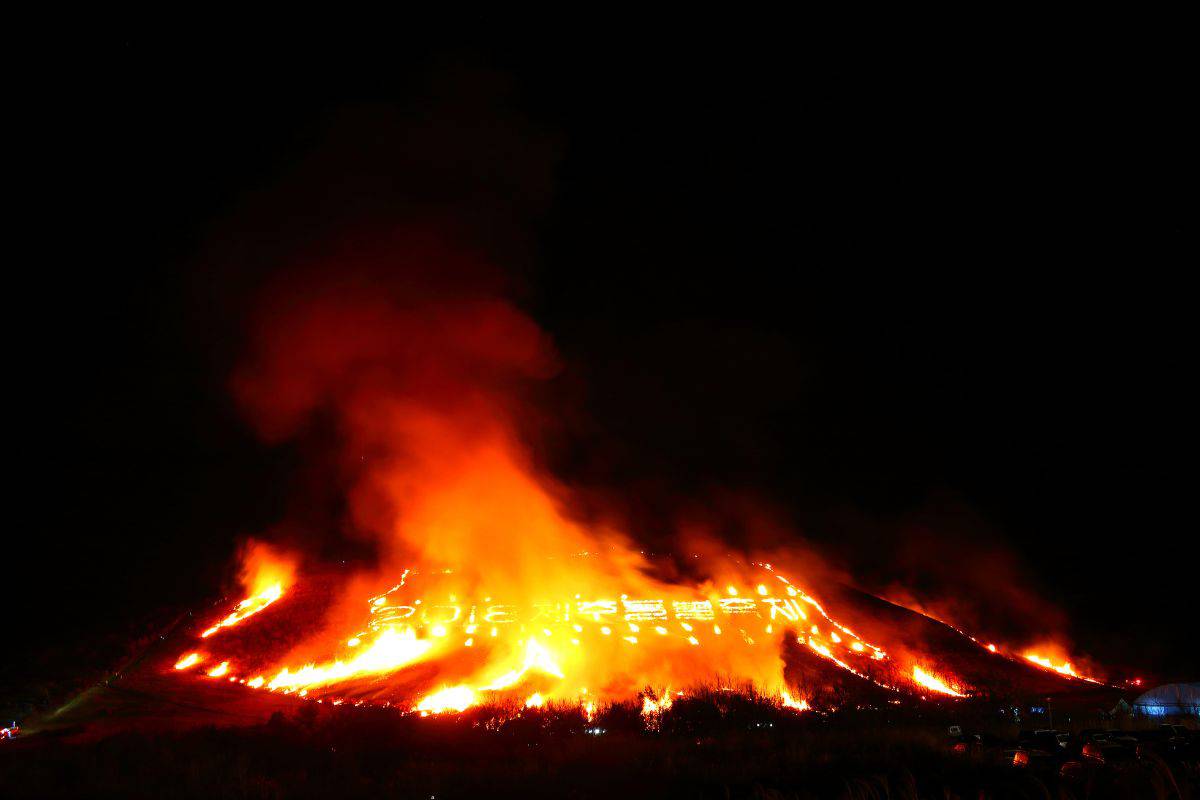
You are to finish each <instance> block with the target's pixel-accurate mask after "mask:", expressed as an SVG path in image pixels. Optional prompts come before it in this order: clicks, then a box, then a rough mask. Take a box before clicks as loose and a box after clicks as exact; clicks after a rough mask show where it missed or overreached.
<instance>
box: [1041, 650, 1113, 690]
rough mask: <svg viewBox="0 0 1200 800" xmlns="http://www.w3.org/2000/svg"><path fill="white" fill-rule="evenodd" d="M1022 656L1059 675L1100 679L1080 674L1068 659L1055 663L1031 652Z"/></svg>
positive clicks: (1082, 679)
mask: <svg viewBox="0 0 1200 800" xmlns="http://www.w3.org/2000/svg"><path fill="white" fill-rule="evenodd" d="M1024 658H1025V660H1026V661H1028V662H1029V663H1031V664H1036V665H1038V666H1039V667H1043V668H1044V669H1050V670H1054V671H1055V672H1057V673H1058V674H1059V675H1066V676H1067V677H1068V678H1078V679H1079V680H1081V681H1088V682H1089V683H1096V684H1098V683H1100V681H1098V680H1096V679H1095V678H1089V677H1088V676H1086V675H1080V674H1079V673H1078V672H1076V671H1075V667H1073V666H1072V665H1071V662H1070V661H1063V662H1062V663H1059V664H1056V663H1054V660H1053V659H1051V658H1047V657H1045V656H1042V655H1039V654H1037V653H1032V652H1030V653H1025V654H1024Z"/></svg>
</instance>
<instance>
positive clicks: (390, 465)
mask: <svg viewBox="0 0 1200 800" xmlns="http://www.w3.org/2000/svg"><path fill="white" fill-rule="evenodd" d="M427 255H428V258H429V264H427V265H426V266H425V267H423V268H422V269H420V270H417V272H416V273H414V274H416V275H417V277H415V278H413V279H412V280H410V281H409V282H406V283H405V284H404V285H403V286H395V285H393V283H391V282H389V281H388V280H384V279H382V278H380V275H379V274H378V273H377V272H373V271H365V272H355V271H353V270H348V271H345V272H343V273H342V276H341V277H340V278H339V279H337V280H336V281H333V282H330V281H328V280H309V281H305V280H299V281H293V282H291V283H289V284H288V285H287V286H274V287H271V289H270V291H269V292H268V293H267V295H266V297H267V298H268V302H266V303H265V304H264V307H263V311H262V313H261V315H260V317H259V324H258V326H257V328H256V329H255V334H254V336H253V338H252V348H251V355H250V357H249V358H248V359H247V360H246V362H245V363H244V364H243V366H242V368H241V369H240V370H239V371H238V372H237V374H236V375H235V378H234V384H233V385H234V390H235V393H236V395H237V397H238V399H239V401H240V402H241V405H242V407H243V408H244V410H245V411H246V413H247V415H248V417H249V418H250V419H251V421H252V422H253V423H254V424H255V426H256V428H257V429H258V431H259V432H260V434H261V435H262V436H263V438H264V439H266V440H268V441H284V440H288V439H296V438H303V437H305V436H307V435H310V434H311V432H312V430H313V429H314V427H319V426H322V425H323V426H332V427H333V429H334V433H335V436H334V439H335V440H336V442H337V443H338V444H337V452H336V457H335V458H334V459H333V461H334V462H335V463H336V464H337V470H336V471H337V475H336V479H335V480H336V482H337V483H338V484H339V485H340V486H342V487H344V497H345V501H346V504H345V508H346V511H347V512H348V513H347V514H346V515H345V516H346V518H345V520H344V522H343V523H341V525H342V527H343V528H344V531H345V533H347V534H348V535H349V536H350V537H351V538H357V539H359V540H366V541H367V542H369V544H370V545H371V547H372V549H373V551H374V554H375V563H374V564H373V565H371V566H365V567H361V568H356V569H353V570H351V569H349V568H345V569H339V570H338V571H337V574H336V575H335V576H334V577H333V578H332V579H330V578H328V569H327V568H326V570H325V576H326V577H325V578H322V580H324V583H322V587H323V588H322V589H321V593H322V597H321V603H320V604H319V605H320V606H321V608H320V610H319V613H316V614H312V615H310V616H308V617H306V618H304V619H303V621H301V618H300V616H299V614H300V612H299V611H298V610H297V609H298V606H297V605H296V604H295V603H289V598H290V597H291V596H292V595H293V594H296V593H299V594H301V595H304V594H305V593H306V591H307V589H306V583H311V582H312V581H313V580H315V579H314V578H313V576H314V575H316V574H317V573H318V572H319V571H320V570H319V569H318V568H316V567H314V562H313V560H312V559H311V558H310V559H309V560H308V564H309V567H310V569H309V570H308V571H306V570H305V569H303V568H302V564H304V563H305V561H304V559H303V558H301V557H299V556H295V557H294V556H291V555H287V554H285V553H284V552H283V551H282V550H279V549H275V548H271V547H268V546H265V545H261V544H258V545H254V546H252V547H250V548H248V549H247V551H246V553H245V554H244V556H243V562H244V565H245V566H244V570H243V575H242V584H243V586H244V587H245V592H246V596H245V598H244V599H243V600H241V601H240V602H239V603H237V604H236V605H235V606H234V607H233V608H231V609H229V610H228V611H227V612H226V613H225V614H224V615H223V616H219V617H217V618H215V619H213V620H212V621H211V622H209V623H208V624H207V625H206V626H205V627H204V628H202V629H201V630H200V631H199V632H198V633H197V635H196V641H195V642H194V643H193V644H192V645H191V646H190V647H189V648H188V649H187V650H185V651H184V652H181V653H179V654H178V655H177V657H176V660H175V661H174V662H173V666H174V670H175V671H177V672H179V673H190V674H195V675H198V676H202V677H203V679H205V680H221V681H225V682H229V683H235V684H238V685H240V686H245V687H247V688H249V689H257V690H261V691H270V692H281V693H286V694H294V695H297V696H300V697H304V698H307V699H310V700H313V701H315V702H321V703H326V702H328V703H331V704H335V705H337V704H344V703H353V704H356V705H361V704H373V705H384V706H389V707H395V708H399V709H401V710H403V711H406V712H414V713H418V714H422V715H434V714H445V713H454V712H462V711H464V710H465V709H468V708H471V707H473V706H478V705H480V704H486V703H493V702H501V703H505V702H515V703H517V704H518V705H520V706H523V707H528V708H534V707H541V706H543V705H545V704H547V703H558V704H561V703H568V704H574V705H577V706H578V707H579V708H581V709H582V710H583V711H584V713H585V714H586V715H587V716H588V717H589V718H590V717H591V715H593V714H594V713H596V709H597V708H598V705H602V704H607V703H613V702H622V701H626V700H629V699H630V698H639V697H640V699H641V702H642V711H643V714H644V716H646V717H647V719H650V718H653V716H654V715H655V714H656V713H659V712H660V711H661V710H662V709H664V708H669V707H670V705H671V703H672V702H674V701H675V700H676V699H678V698H681V697H686V696H687V693H688V691H689V687H691V686H693V685H699V684H703V683H705V682H708V681H711V680H712V679H713V676H714V675H720V676H726V677H727V678H728V680H727V681H726V683H729V684H730V685H732V684H735V683H736V684H739V685H740V684H750V685H753V686H754V687H755V690H756V691H758V692H762V693H764V694H766V695H767V696H770V697H773V698H775V699H776V701H777V702H778V703H779V704H780V705H781V706H782V707H785V708H788V709H792V710H794V711H796V712H804V711H808V710H810V709H812V708H817V707H819V702H818V698H817V697H814V696H812V694H813V692H812V691H811V687H812V686H814V685H816V686H827V685H830V684H834V683H838V682H840V681H851V682H854V683H855V684H857V685H861V686H863V687H866V688H867V689H869V690H870V691H872V692H880V693H882V695H881V696H888V695H895V694H897V693H900V694H910V695H913V696H916V697H929V698H941V699H944V700H948V701H954V700H958V699H961V698H965V697H968V696H971V695H972V694H975V693H978V692H980V691H985V692H986V691H988V687H987V686H980V685H978V682H979V679H978V677H977V676H971V675H967V674H960V673H959V672H957V671H956V668H955V667H954V666H953V665H951V664H948V663H942V662H941V661H940V660H939V656H938V654H937V653H934V652H929V651H928V649H927V648H922V645H921V643H920V642H918V641H910V640H909V639H907V638H906V636H905V633H904V631H902V630H889V629H888V628H887V626H886V625H879V624H874V623H872V622H871V621H869V620H868V621H867V622H868V625H867V626H866V630H868V631H869V635H868V633H860V632H858V630H859V628H860V626H859V624H858V620H855V621H849V620H848V619H847V618H844V617H843V618H839V615H837V614H835V613H833V612H832V611H830V610H828V609H827V608H826V606H825V605H824V604H823V603H822V601H820V600H819V599H818V598H817V596H816V595H815V593H814V592H813V591H812V590H811V589H810V588H809V587H806V586H805V585H804V584H803V583H802V582H799V580H797V579H796V577H795V576H796V575H797V574H798V571H797V570H796V569H794V565H792V564H788V565H787V566H785V565H783V564H782V563H781V562H779V561H776V560H775V559H772V561H771V562H768V561H766V560H758V559H754V558H748V557H740V556H730V555H728V554H727V550H728V548H726V547H725V546H724V545H722V544H721V543H719V542H713V541H705V542H696V541H694V540H693V541H688V542H682V541H681V543H680V545H679V547H678V548H676V552H675V553H674V554H673V555H665V556H649V555H647V554H646V552H645V551H644V550H642V549H640V548H639V547H638V545H637V544H635V541H634V539H633V538H632V537H631V536H629V535H628V534H626V533H625V532H623V531H622V530H621V529H620V526H619V525H616V524H612V523H610V522H609V521H607V520H604V519H595V515H594V514H593V515H591V517H592V518H590V519H588V518H585V514H584V513H582V512H581V511H579V510H577V509H574V508H573V505H574V504H573V500H572V498H573V492H572V491H571V490H570V489H569V488H568V487H566V486H564V485H562V484H561V483H560V482H559V481H557V480H556V479H555V478H553V477H552V476H550V475H549V474H548V473H547V471H546V470H545V469H544V468H542V467H541V466H539V461H538V459H537V457H536V456H535V452H536V450H535V448H534V447H532V446H531V444H530V443H531V441H533V440H536V438H537V432H538V429H539V427H540V426H541V425H542V424H543V423H544V421H545V420H546V419H547V412H546V411H545V409H544V408H542V407H541V406H539V405H537V404H536V403H534V402H533V400H532V391H531V387H536V386H537V385H538V384H539V383H540V382H542V381H544V380H545V379H546V378H547V377H549V376H551V375H553V374H554V372H555V370H556V368H557V363H558V362H557V356H556V354H555V353H554V350H553V348H552V347H551V345H550V343H549V341H548V340H547V338H546V336H545V335H544V334H543V333H542V332H541V331H540V330H539V329H538V328H537V326H536V325H535V324H534V323H533V322H532V321H531V320H530V319H529V318H528V317H526V316H524V315H523V314H521V313H520V312H519V311H517V310H516V309H515V308H513V307H512V306H511V305H509V304H508V303H506V302H503V301H501V300H498V299H496V298H495V297H494V296H492V295H491V294H490V293H486V292H484V293H480V294H470V295H465V296H464V294H463V293H462V291H461V289H460V288H458V287H459V286H460V285H461V284H458V283H452V284H451V285H447V284H446V283H445V282H444V280H443V279H439V278H437V277H434V276H437V275H438V274H440V273H439V270H441V269H443V268H444V269H448V270H449V271H450V273H451V274H462V273H463V271H464V270H466V271H467V272H470V271H471V270H472V267H471V265H469V264H468V265H466V266H464V264H463V263H462V262H461V257H459V256H456V255H453V254H449V255H448V254H447V253H446V252H444V251H442V250H437V249H435V250H433V251H431V254H427ZM410 277H412V276H410ZM783 560H784V561H791V559H789V558H786V557H785V558H784V559H783ZM310 605H311V603H310ZM264 625H265V626H274V627H275V629H276V631H277V633H276V634H274V635H273V637H274V638H271V639H270V641H269V642H268V641H266V640H263V639H261V638H260V639H256V634H255V631H256V630H257V629H258V627H259V626H264ZM955 630H957V629H955ZM958 633H960V634H961V635H962V636H963V637H966V638H968V639H970V640H971V641H972V643H973V644H974V645H976V646H978V647H981V648H985V649H986V650H988V651H989V652H990V653H992V654H995V656H996V657H998V658H1005V659H1009V660H1012V656H1011V655H1009V654H1008V651H1007V650H1006V649H1003V648H1000V647H997V646H996V645H994V644H988V645H984V644H982V643H981V642H980V641H979V640H977V639H975V638H974V637H972V636H970V635H969V634H967V633H965V632H962V631H958ZM1056 655H1057V654H1056ZM1025 659H1026V660H1027V662H1028V663H1031V664H1034V665H1036V666H1038V667H1043V668H1046V669H1048V670H1053V671H1055V672H1057V673H1059V674H1061V675H1064V676H1067V677H1070V678H1082V676H1080V675H1079V674H1078V673H1077V672H1075V670H1074V668H1073V667H1072V666H1071V663H1070V662H1068V661H1067V660H1066V659H1060V660H1054V659H1052V658H1050V657H1049V656H1044V655H1042V654H1041V652H1040V651H1039V652H1036V653H1035V652H1031V653H1029V654H1027V655H1025ZM1085 680H1091V679H1085Z"/></svg>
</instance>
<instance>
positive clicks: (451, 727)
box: [0, 696, 1200, 800]
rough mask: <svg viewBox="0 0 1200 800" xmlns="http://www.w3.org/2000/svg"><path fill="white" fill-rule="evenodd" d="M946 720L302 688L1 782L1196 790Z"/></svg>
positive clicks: (1182, 770)
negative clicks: (452, 705)
mask: <svg viewBox="0 0 1200 800" xmlns="http://www.w3.org/2000/svg"><path fill="white" fill-rule="evenodd" d="M944 721H945V720H940V719H929V718H925V719H921V718H915V717H910V716H907V715H903V714H901V715H895V714H888V713H885V712H850V713H845V714H840V715H825V716H822V715H816V714H797V713H795V712H792V711H790V710H787V709H779V708H777V707H772V706H769V705H767V704H765V703H763V702H761V701H760V700H759V699H756V698H753V697H740V696H730V697H728V698H725V699H720V698H697V699H696V700H693V701H692V702H679V703H676V704H675V706H674V707H672V708H671V709H669V710H667V711H665V712H663V713H662V714H660V715H657V716H655V717H653V719H651V720H649V721H648V720H647V719H645V718H644V717H643V715H642V714H641V710H640V709H639V708H637V707H636V706H634V705H632V704H631V705H628V706H620V705H618V706H612V707H610V708H608V709H606V710H604V711H603V712H602V713H601V714H599V715H598V716H597V717H596V718H594V719H592V720H590V721H589V720H586V719H584V718H583V716H582V714H581V712H580V711H579V710H578V709H567V708H542V709H526V708H517V707H488V708H480V709H474V710H472V711H469V712H467V713H466V714H464V715H461V716H447V717H437V716H434V717H420V716H418V715H400V714H397V713H395V712H394V711H390V710H384V709H368V708H361V709H357V708H346V707H340V708H331V707H328V706H317V705H315V704H306V705H301V706H298V707H296V708H294V709H293V710H291V711H289V712H287V713H285V712H282V711H280V712H276V713H274V714H273V715H272V716H271V718H270V719H269V721H268V722H266V723H265V724H254V725H249V726H239V725H227V726H226V727H221V728H217V727H213V726H205V727H200V728H192V729H190V730H183V731H177V732H171V733H167V732H162V731H159V732H156V733H148V732H141V731H137V730H132V729H127V730H126V731H125V732H121V733H115V734H113V735H105V736H100V737H96V736H88V737H80V736H78V735H72V734H70V733H69V732H67V731H63V732H61V735H54V734H53V733H50V732H47V733H44V734H42V735H35V736H29V737H27V738H24V739H23V740H22V739H18V740H14V741H12V742H7V743H4V745H3V746H0V787H3V794H4V796H5V797H14V798H16V797H80V796H88V797H184V798H224V797H232V798H284V797H351V798H359V797H361V798H373V797H390V798H444V797H463V798H475V797H487V798H495V797H522V798H581V799H582V798H608V797H620V798H635V797H687V798H735V797H747V798H847V799H848V800H859V799H860V798H861V799H865V798H885V797H886V798H904V799H907V798H938V799H939V800H945V799H946V798H1050V797H1053V798H1084V797H1088V798H1181V799H1187V798H1193V797H1200V771H1198V767H1197V763H1196V759H1195V758H1194V757H1192V756H1191V755H1190V753H1191V751H1188V752H1187V753H1182V754H1181V753H1168V752H1165V751H1161V752H1160V751H1155V750H1152V749H1146V750H1145V751H1144V752H1139V754H1138V755H1137V757H1132V751H1131V757H1130V758H1128V759H1120V760H1117V759H1112V760H1110V763H1104V764H1100V763H1098V762H1095V761H1093V760H1090V759H1079V758H1077V757H1071V756H1070V755H1068V754H1067V753H1065V752H1064V754H1062V755H1061V756H1059V757H1054V758H1037V757H1035V758H1034V759H1033V760H1032V761H1031V762H1030V763H1029V764H1028V765H1027V766H1023V767H1018V766H1014V763H1013V754H1012V749H1011V748H1012V747H1013V746H1015V744H1014V743H1010V742H1007V741H1003V740H1002V739H1001V738H1000V737H997V738H995V739H992V738H991V735H989V736H988V743H987V744H986V745H984V746H978V747H976V746H972V747H968V748H962V747H959V748H957V749H956V748H955V747H954V744H955V740H953V739H952V738H950V737H949V736H948V735H947V733H946V728H945V727H944V725H943V723H944ZM1064 764H1067V766H1066V767H1064Z"/></svg>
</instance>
